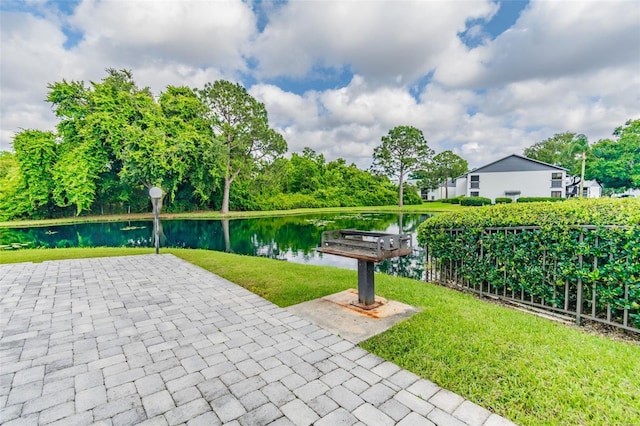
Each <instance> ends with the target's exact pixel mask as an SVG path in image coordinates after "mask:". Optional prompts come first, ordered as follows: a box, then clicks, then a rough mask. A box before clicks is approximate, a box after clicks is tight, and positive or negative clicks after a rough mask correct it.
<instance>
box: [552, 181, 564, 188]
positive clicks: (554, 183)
mask: <svg viewBox="0 0 640 426" xmlns="http://www.w3.org/2000/svg"><path fill="white" fill-rule="evenodd" d="M551 187H552V188H562V181H561V180H552V181H551Z"/></svg>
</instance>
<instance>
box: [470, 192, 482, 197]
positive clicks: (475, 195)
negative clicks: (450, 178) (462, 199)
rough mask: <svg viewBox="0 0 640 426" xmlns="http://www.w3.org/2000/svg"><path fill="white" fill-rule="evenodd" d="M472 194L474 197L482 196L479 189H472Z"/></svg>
mask: <svg viewBox="0 0 640 426" xmlns="http://www.w3.org/2000/svg"><path fill="white" fill-rule="evenodd" d="M471 196H472V197H479V196H480V192H479V191H471Z"/></svg>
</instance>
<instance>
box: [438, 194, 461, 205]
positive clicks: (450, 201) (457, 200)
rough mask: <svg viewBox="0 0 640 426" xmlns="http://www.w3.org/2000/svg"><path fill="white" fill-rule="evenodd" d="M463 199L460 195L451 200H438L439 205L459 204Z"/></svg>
mask: <svg viewBox="0 0 640 426" xmlns="http://www.w3.org/2000/svg"><path fill="white" fill-rule="evenodd" d="M463 198H464V195H460V196H458V197H453V198H443V199H442V200H439V201H440V202H441V203H447V204H460V200H462V199H463Z"/></svg>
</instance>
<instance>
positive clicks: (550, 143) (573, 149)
mask: <svg viewBox="0 0 640 426" xmlns="http://www.w3.org/2000/svg"><path fill="white" fill-rule="evenodd" d="M589 152H590V150H589V141H588V140H587V137H586V136H585V135H582V134H576V133H571V132H564V133H556V134H555V135H553V136H552V137H550V138H548V139H545V140H543V141H542V142H538V143H536V144H534V145H532V146H530V147H529V148H526V149H525V150H524V155H525V157H528V158H531V159H533V160H538V161H542V162H544V163H547V164H553V165H554V166H558V167H562V168H564V169H567V171H568V175H569V176H568V177H570V178H571V182H568V184H567V185H566V190H567V194H569V191H570V189H571V188H574V190H575V187H576V185H578V184H579V187H580V189H579V191H580V194H579V195H578V196H579V197H581V196H582V192H583V187H584V173H585V170H584V167H585V164H586V158H587V156H588V155H589ZM578 176H579V177H578Z"/></svg>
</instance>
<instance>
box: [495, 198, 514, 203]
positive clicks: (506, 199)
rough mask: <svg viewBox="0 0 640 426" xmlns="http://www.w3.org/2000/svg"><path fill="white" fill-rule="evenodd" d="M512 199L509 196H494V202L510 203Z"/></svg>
mask: <svg viewBox="0 0 640 426" xmlns="http://www.w3.org/2000/svg"><path fill="white" fill-rule="evenodd" d="M512 202H513V200H512V199H511V198H509V197H496V204H510V203H512Z"/></svg>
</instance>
